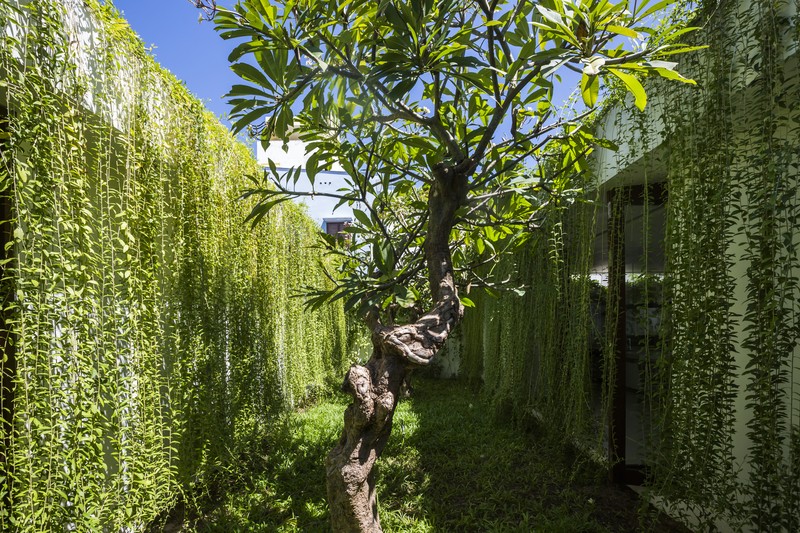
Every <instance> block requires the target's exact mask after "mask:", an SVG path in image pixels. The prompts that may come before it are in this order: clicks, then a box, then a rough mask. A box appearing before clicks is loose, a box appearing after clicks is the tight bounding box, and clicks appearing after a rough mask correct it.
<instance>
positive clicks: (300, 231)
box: [0, 0, 353, 531]
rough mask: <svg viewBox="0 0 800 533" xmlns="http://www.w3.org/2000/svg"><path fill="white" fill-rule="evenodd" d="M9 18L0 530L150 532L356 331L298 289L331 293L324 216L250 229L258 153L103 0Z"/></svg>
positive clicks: (300, 397) (332, 363)
mask: <svg viewBox="0 0 800 533" xmlns="http://www.w3.org/2000/svg"><path fill="white" fill-rule="evenodd" d="M0 27H1V28H3V29H4V31H3V33H2V41H3V42H2V46H1V47H0V72H2V73H3V78H2V80H0V84H2V85H1V88H2V91H1V92H0V94H2V98H3V100H2V102H0V107H3V108H5V109H7V110H8V116H9V120H8V122H7V123H6V124H3V126H4V130H6V131H7V132H8V133H7V135H4V137H3V143H4V144H3V146H2V164H1V165H0V180H1V184H0V191H2V197H3V198H2V199H3V201H4V202H5V203H6V204H8V205H9V206H10V210H9V217H8V219H7V220H3V221H2V224H3V226H4V227H5V226H9V227H10V228H13V230H12V231H11V237H12V242H11V244H10V245H9V247H8V249H7V251H8V252H9V254H10V255H9V256H8V258H6V259H4V264H3V265H2V266H3V270H2V273H3V279H2V287H3V290H4V300H3V301H4V303H3V309H2V312H3V318H4V321H3V323H2V324H3V328H4V331H3V338H5V337H6V336H8V337H9V338H10V339H11V340H12V341H13V348H14V352H15V355H16V368H12V367H11V362H10V359H8V358H6V357H5V356H4V358H3V374H4V375H9V376H10V377H11V381H10V382H8V383H7V382H6V381H5V380H4V385H3V390H2V393H3V402H4V403H3V408H4V410H6V409H8V412H11V409H9V405H12V403H13V405H12V407H13V420H12V421H11V426H10V427H8V428H7V427H6V426H4V429H3V430H4V440H3V442H2V444H0V445H2V447H3V448H2V456H3V459H4V461H3V463H2V464H0V497H2V498H4V501H3V504H2V505H0V528H1V529H3V530H15V531H68V530H79V531H104V530H108V531H119V530H142V529H143V528H144V527H145V526H146V525H147V524H148V523H149V522H150V521H152V520H153V519H155V518H156V517H157V516H158V515H160V514H162V513H164V512H165V511H166V510H168V509H170V508H171V507H172V506H173V505H175V503H176V502H177V501H178V500H179V499H185V500H189V501H190V500H191V499H192V498H193V497H194V496H195V495H196V494H197V493H198V491H202V490H204V488H205V487H206V486H207V485H208V484H209V483H210V482H211V481H213V480H214V479H215V477H217V476H219V475H222V474H223V473H225V472H230V471H231V469H235V468H237V464H238V461H239V454H240V453H241V452H243V451H245V450H246V449H247V447H248V446H251V445H253V444H254V443H255V442H256V439H257V438H258V435H259V434H260V432H262V431H263V429H264V428H265V427H266V426H267V425H268V424H270V422H271V420H272V416H273V415H274V414H275V413H276V412H277V411H279V410H281V409H284V408H287V407H290V406H292V405H294V404H296V403H298V402H302V401H305V400H306V399H307V396H308V395H309V391H311V390H313V389H314V388H315V387H320V386H322V385H323V384H325V382H326V381H328V380H330V379H332V376H338V375H341V373H342V371H343V369H342V367H343V365H345V364H346V363H347V357H346V356H345V354H347V353H348V351H349V349H350V347H351V346H350V345H351V343H352V342H353V339H352V336H351V337H348V335H347V325H346V322H345V316H344V313H343V311H342V308H341V307H340V306H336V305H332V306H328V307H326V308H325V309H324V310H320V311H317V312H315V313H309V312H307V311H305V310H304V309H303V308H302V300H300V299H297V298H293V297H292V296H293V294H294V292H295V291H297V290H299V289H300V288H302V287H304V286H306V285H317V286H319V285H323V284H324V283H326V280H325V278H324V276H323V275H322V273H321V269H318V268H316V266H317V265H318V263H319V261H321V255H320V254H318V253H317V251H316V250H315V249H314V247H313V244H314V243H315V239H316V232H317V230H316V228H315V226H314V224H313V223H312V222H311V221H310V219H309V218H308V217H307V216H305V214H304V213H303V212H302V209H301V208H300V207H297V206H294V205H285V206H283V207H282V208H281V209H279V210H277V211H276V212H275V213H274V214H273V215H272V217H271V219H270V220H269V221H268V223H262V224H261V225H260V226H259V227H258V228H257V229H255V230H251V229H250V228H249V227H247V226H245V225H244V224H243V220H244V219H245V217H246V216H247V214H248V213H249V212H250V209H251V207H252V206H250V205H247V204H246V203H245V202H241V201H239V200H238V198H239V196H240V194H241V190H242V189H243V188H244V187H245V183H244V181H245V176H246V175H248V174H253V173H255V172H259V171H260V170H259V168H258V167H257V165H256V163H255V161H254V160H253V157H252V154H251V153H250V151H249V150H248V149H247V148H246V147H244V146H243V145H241V144H239V143H237V142H236V141H235V139H234V138H233V137H232V136H231V135H230V134H229V133H228V132H227V130H226V129H225V128H224V127H223V126H221V125H220V124H219V123H218V122H217V121H216V120H215V119H214V118H213V117H211V116H210V114H209V113H208V112H206V111H204V109H203V107H202V105H201V104H200V103H198V102H197V101H196V100H195V99H194V98H192V97H191V96H190V95H189V94H188V92H187V91H186V89H185V88H184V87H183V86H182V85H181V84H180V82H178V81H177V80H175V79H174V78H173V77H172V76H171V75H170V74H169V73H167V72H166V71H164V70H163V69H161V68H160V67H159V66H158V65H157V64H156V63H155V62H154V61H153V60H152V58H150V57H149V56H148V55H147V54H146V53H145V51H144V47H143V46H142V43H141V42H140V41H139V40H138V38H137V37H136V36H135V35H134V34H133V32H132V31H131V30H130V29H129V28H128V27H127V25H126V24H125V22H124V21H123V20H122V19H121V18H120V17H119V15H118V13H117V12H116V11H115V10H114V8H113V7H112V6H111V5H109V4H108V3H106V5H101V4H100V3H99V2H97V1H95V0H92V1H89V2H83V1H67V2H63V1H56V0H42V1H37V2H17V1H15V0H0ZM265 222H266V221H265ZM6 296H8V297H7V298H6ZM7 400H9V402H11V401H12V400H13V402H12V403H8V402H7ZM7 429H8V430H9V434H8V435H6V430H7ZM6 436H7V437H8V438H5V437H6ZM9 503H10V505H8V504H9Z"/></svg>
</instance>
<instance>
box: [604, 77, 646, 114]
mask: <svg viewBox="0 0 800 533" xmlns="http://www.w3.org/2000/svg"><path fill="white" fill-rule="evenodd" d="M608 71H609V72H610V73H612V74H613V75H614V76H616V77H617V78H619V79H620V80H622V83H624V84H625V86H626V87H627V88H628V91H630V93H631V94H632V95H633V98H634V103H635V104H636V107H638V108H639V111H644V107H645V106H646V105H647V93H645V91H644V87H643V86H642V84H641V82H639V80H637V79H636V76H634V75H633V74H628V73H627V72H623V71H621V70H619V69H616V68H613V67H608Z"/></svg>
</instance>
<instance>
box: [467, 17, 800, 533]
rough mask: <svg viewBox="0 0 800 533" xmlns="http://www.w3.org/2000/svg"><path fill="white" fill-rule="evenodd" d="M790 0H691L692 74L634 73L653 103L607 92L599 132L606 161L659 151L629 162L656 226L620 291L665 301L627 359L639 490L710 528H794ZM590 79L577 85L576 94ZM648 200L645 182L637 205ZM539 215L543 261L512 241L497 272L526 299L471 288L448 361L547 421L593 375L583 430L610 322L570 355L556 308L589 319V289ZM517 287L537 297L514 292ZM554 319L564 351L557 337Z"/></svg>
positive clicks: (797, 402) (798, 399)
mask: <svg viewBox="0 0 800 533" xmlns="http://www.w3.org/2000/svg"><path fill="white" fill-rule="evenodd" d="M791 7H792V6H791V3H784V2H752V3H749V2H739V3H716V2H705V3H704V6H703V7H702V9H701V10H700V11H699V12H698V18H696V19H695V20H694V21H693V23H694V24H698V25H702V26H703V30H702V32H699V33H698V34H697V35H695V42H696V44H697V46H698V47H700V48H702V47H703V45H705V44H708V48H705V49H703V50H702V52H700V53H698V54H691V55H687V56H686V57H685V58H683V59H682V64H681V67H680V68H681V71H682V72H685V73H686V74H687V75H690V76H693V77H695V78H696V79H697V80H698V82H699V84H700V85H701V88H702V90H698V89H697V88H695V87H689V86H685V85H676V84H667V83H664V82H659V80H645V84H644V87H645V88H646V90H647V94H648V95H650V96H651V100H655V102H657V107H656V108H655V110H654V111H652V112H649V113H640V112H638V111H637V109H636V108H637V107H638V105H637V103H636V101H635V100H636V98H635V95H634V98H633V99H629V100H627V101H626V99H625V97H624V96H621V97H620V98H619V99H618V101H617V103H616V104H615V105H616V106H618V107H622V108H624V109H625V112H623V113H621V114H620V113H617V114H610V115H609V117H610V118H609V120H608V123H610V124H611V125H612V126H613V127H616V128H617V130H616V131H617V132H618V135H617V137H615V138H614V139H612V140H613V141H614V142H615V143H616V144H618V145H620V146H628V147H630V151H629V152H628V153H627V154H626V153H625V151H624V150H623V151H621V153H620V154H619V155H618V156H617V158H616V161H617V164H618V165H619V168H620V169H624V168H626V167H627V166H628V165H637V166H634V167H633V168H640V169H648V168H658V163H659V160H661V161H663V165H664V166H663V168H664V170H663V173H664V174H665V175H664V176H652V175H648V171H647V170H644V171H643V172H644V175H643V176H636V177H635V178H641V179H643V181H644V183H645V185H647V184H652V183H653V180H654V178H659V179H665V180H666V186H667V189H668V193H669V199H668V202H667V229H666V241H665V242H664V243H658V242H653V241H652V233H651V229H650V228H648V227H647V226H646V224H647V223H646V222H645V227H644V228H642V235H643V238H644V242H645V247H646V248H649V249H656V248H657V247H663V250H664V253H665V256H666V272H665V273H664V275H663V279H662V278H661V277H660V276H659V277H658V278H656V277H653V276H644V277H642V278H640V279H638V280H635V281H634V282H633V283H631V284H630V285H626V291H627V292H628V294H627V298H628V303H629V304H631V305H633V306H635V305H637V304H639V303H643V302H650V301H657V302H660V303H661V304H662V305H663V307H662V312H663V316H662V317H661V321H662V326H661V327H662V331H661V338H660V339H649V338H647V335H645V340H644V346H643V348H644V352H645V356H644V357H642V362H640V372H641V376H642V378H643V380H644V382H643V384H642V387H643V388H642V391H643V397H642V398H641V400H642V402H643V406H644V412H645V413H646V418H648V419H649V420H644V421H643V424H644V425H645V431H646V439H647V445H646V448H647V453H648V456H647V457H646V463H647V464H648V465H649V466H650V467H651V479H650V485H651V490H652V491H653V492H654V493H655V494H657V495H658V496H659V497H663V498H666V499H667V500H668V501H669V502H671V503H672V504H673V505H672V509H673V511H674V512H677V513H679V514H681V515H683V517H684V518H687V519H691V520H693V521H694V523H696V524H698V526H697V527H698V529H702V530H714V529H715V528H717V527H718V521H719V520H722V521H726V522H727V523H728V524H729V525H731V526H732V527H733V528H734V529H737V528H745V527H749V528H752V529H753V530H756V531H793V530H796V529H797V528H798V523H797V519H798V516H800V514H798V512H797V510H798V508H800V507H799V506H800V485H798V481H797V480H798V472H800V455H798V448H797V435H798V434H799V433H798V432H800V429H799V428H800V395H798V391H799V390H800V373H798V363H799V362H800V348H799V347H798V339H800V330H798V313H799V312H800V308H798V303H797V302H798V297H800V293H798V290H800V289H798V287H799V286H800V281H798V269H799V268H800V265H799V264H798V257H800V254H799V253H798V246H799V245H800V242H799V237H798V231H797V227H798V222H800V197H798V190H799V189H800V188H798V176H800V160H799V159H798V155H797V148H796V147H797V143H798V139H800V115H798V109H800V107H798V105H797V103H798V102H800V73H798V70H797V52H796V50H797V43H798V42H800V34H799V33H798V30H797V28H798V27H799V26H798V18H797V14H796V11H793V10H792V9H791ZM675 16H676V17H680V16H682V15H681V13H680V12H676V13H675ZM683 16H685V15H683ZM668 24H669V22H668ZM621 82H624V80H621ZM589 89H590V87H589V86H588V85H587V84H586V83H584V84H583V90H584V93H585V92H586V91H587V90H589ZM628 89H630V87H628ZM623 90H626V89H623ZM626 91H627V90H626ZM654 95H655V98H653V96H654ZM589 96H590V97H591V95H589ZM614 117H617V118H621V117H626V118H631V117H632V120H630V121H627V120H619V121H616V122H615V120H614ZM606 127H607V128H608V127H609V125H608V124H606ZM661 158H663V159H661ZM650 174H652V171H650ZM635 178H634V179H635ZM608 186H611V185H608ZM584 198H585V199H587V200H591V199H592V196H591V195H588V197H586V196H585V197H584ZM623 203H624V199H623ZM651 206H652V200H651V199H649V198H645V202H644V207H643V209H644V212H645V216H644V219H645V221H646V220H647V215H646V213H647V211H648V210H649V209H650V208H651ZM614 208H615V207H612V209H614ZM574 216H578V214H577V212H576V213H575V214H574ZM590 228H591V225H589V226H587V227H586V229H585V230H584V231H588V234H584V235H585V237H583V238H581V237H580V236H579V235H580V234H581V232H580V231H579V232H575V230H572V231H570V232H568V233H567V234H568V235H569V238H570V239H574V240H576V242H577V245H578V246H580V247H586V248H587V249H586V253H589V252H590V250H588V248H590V247H591V246H592V242H593V240H594V230H593V229H590ZM633 229H634V228H631V229H630V231H633ZM547 230H548V232H547V233H546V234H545V235H543V236H542V238H540V239H538V241H537V242H536V244H535V246H538V247H539V250H551V252H550V253H549V254H548V260H544V259H543V258H542V257H538V259H537V261H538V262H536V263H531V262H530V261H531V257H532V256H531V255H529V254H528V253H527V252H525V253H520V254H517V256H516V257H515V259H514V261H513V262H509V264H508V265H506V267H505V270H504V272H514V273H516V274H517V275H518V276H519V279H520V280H521V282H522V283H524V284H530V286H531V288H530V289H528V291H527V292H526V295H525V297H524V298H522V299H515V298H512V297H505V296H504V297H503V298H501V299H500V300H497V301H491V300H490V301H489V303H486V302H482V305H483V306H484V307H485V312H484V313H482V314H481V313H479V314H476V315H473V316H470V315H469V314H468V315H467V317H466V319H465V337H466V339H467V340H466V342H465V346H464V348H463V349H462V354H463V355H464V361H463V364H462V369H466V370H465V371H466V373H467V374H468V376H469V378H470V379H471V380H480V379H481V378H483V379H484V380H485V386H486V389H487V390H488V391H489V392H490V393H491V394H493V395H494V396H495V397H496V398H498V400H499V402H498V403H499V404H500V405H506V406H509V405H510V406H512V407H514V410H513V413H514V415H515V416H517V417H519V418H524V417H525V416H526V412H527V411H529V410H530V409H531V408H533V409H535V410H536V412H537V413H538V415H541V419H542V420H544V421H545V422H546V427H547V428H553V427H555V428H559V429H560V428H562V427H564V425H565V422H566V426H567V427H570V421H572V420H573V419H576V413H579V412H581V407H576V406H575V405H573V403H572V401H573V400H572V398H573V397H577V398H586V397H587V396H586V392H585V391H586V390H587V388H590V387H591V385H590V383H589V379H590V377H593V376H598V375H599V376H604V378H603V384H604V387H603V389H602V392H601V398H600V399H599V400H600V401H598V398H593V400H594V405H599V406H600V407H601V410H600V416H599V417H598V418H597V420H598V424H597V425H596V426H594V427H592V425H591V423H590V424H589V425H584V426H583V427H584V428H585V430H586V433H584V434H588V435H589V436H590V437H591V436H594V438H595V442H598V441H599V440H600V439H598V438H597V437H598V436H599V437H601V438H602V436H603V434H604V431H605V430H604V429H603V428H604V427H605V426H606V421H607V415H608V412H609V411H608V405H609V401H610V400H611V399H612V398H613V397H614V394H615V391H614V384H613V376H614V374H615V368H613V364H614V363H613V359H612V358H611V357H610V356H611V354H612V352H611V348H612V347H613V344H614V342H615V339H614V332H611V331H609V332H608V333H607V334H602V335H601V340H602V343H603V344H604V345H605V350H604V351H605V354H604V356H603V357H602V358H601V360H602V361H603V363H602V364H603V366H602V368H599V369H595V368H594V367H590V370H589V371H588V372H584V371H583V369H584V368H585V367H582V366H579V363H580V362H581V361H582V358H583V357H585V354H586V351H587V349H588V348H589V347H591V346H592V342H591V337H592V335H590V336H589V337H590V342H589V343H588V344H581V341H582V339H583V338H584V337H583V335H584V333H583V332H584V328H585V327H586V326H585V324H586V322H582V323H581V322H579V323H577V324H572V323H571V321H573V320H584V321H586V320H588V317H587V314H593V312H592V310H591V306H592V304H591V303H588V304H587V300H586V299H585V298H586V297H585V296H584V295H583V294H582V293H580V292H579V293H578V294H577V295H574V296H571V297H569V298H567V294H565V293H564V292H563V290H564V286H565V285H564V284H563V283H559V282H558V281H557V280H558V277H554V276H553V274H554V273H557V272H558V269H560V268H566V269H567V271H568V272H570V273H571V274H572V275H574V276H576V279H581V276H585V275H588V273H589V272H588V268H587V264H586V263H585V262H581V261H574V260H573V261H568V260H566V256H565V255H563V254H564V252H563V250H564V248H563V247H562V246H560V245H558V244H557V243H559V242H560V241H559V235H561V234H562V232H561V230H560V228H559V226H558V224H554V225H553V226H548V227H547ZM599 231H600V228H598V232H599ZM581 239H583V240H582V241H581ZM540 255H541V252H540ZM645 271H647V266H646V265H645ZM613 290H614V289H613V288H609V289H608V294H605V297H604V299H605V301H606V302H608V303H610V305H608V306H607V309H606V314H607V316H614V315H615V314H616V313H617V311H618V310H617V309H613V302H614V301H615V300H616V298H615V295H614V293H613ZM531 293H536V297H535V298H533V297H531V299H530V300H528V298H529V295H530V294H531ZM589 302H591V300H589ZM566 303H569V305H571V306H574V307H570V308H569V309H570V311H569V312H565V311H561V309H563V308H562V307H559V306H563V305H565V304H566ZM548 306H549V307H548ZM548 309H549V311H548ZM581 317H582V318H581ZM565 321H569V322H570V323H569V325H568V326H567V327H568V328H569V329H568V330H567V331H568V332H571V331H574V332H575V339H574V340H575V344H574V345H573V348H574V349H575V351H570V350H567V349H564V348H563V347H562V346H561V345H560V344H558V342H554V341H558V339H560V338H562V337H560V335H563V333H562V331H563V328H564V327H565V324H564V322H565ZM536 330H539V331H540V333H533V332H535V331H536ZM645 331H647V330H645ZM532 335H537V337H535V340H534V337H532ZM656 341H659V342H656ZM551 353H552V354H553V355H549V354H551ZM547 357H556V358H557V359H554V360H556V361H558V364H559V366H558V367H557V368H558V369H560V370H562V371H561V372H556V373H549V371H548V370H547V369H548V366H547V364H546V363H542V361H543V360H544V361H546V358H547ZM526 365H528V366H530V367H532V368H534V369H535V371H532V372H530V371H526V370H525V369H526V368H527V366H526ZM540 365H541V368H540ZM575 369H578V373H577V374H576V373H575ZM598 370H599V372H597V371H598ZM520 371H522V373H521V375H514V374H515V373H518V372H520ZM575 376H577V380H575ZM564 391H567V394H563V392H564ZM590 397H591V396H590ZM504 402H505V403H504ZM583 409H584V412H585V408H583ZM550 413H554V414H555V417H553V416H552V415H551V414H550ZM559 415H560V416H559ZM591 415H592V413H589V419H590V420H591V419H592V418H593V417H592V416H591ZM598 444H599V442H598Z"/></svg>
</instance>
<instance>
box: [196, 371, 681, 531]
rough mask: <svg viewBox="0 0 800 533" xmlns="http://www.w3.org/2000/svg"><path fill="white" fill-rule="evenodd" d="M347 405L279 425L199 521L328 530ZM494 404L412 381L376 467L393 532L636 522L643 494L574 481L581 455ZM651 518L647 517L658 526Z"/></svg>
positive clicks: (607, 527) (215, 525)
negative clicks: (503, 416)
mask: <svg viewBox="0 0 800 533" xmlns="http://www.w3.org/2000/svg"><path fill="white" fill-rule="evenodd" d="M343 407H344V404H343V403H342V402H326V403H323V404H320V405H317V406H315V407H313V408H311V409H308V410H306V411H303V412H299V413H292V414H291V415H290V416H288V417H287V418H286V419H284V420H282V422H281V423H280V424H275V425H273V426H272V428H271V429H270V430H269V431H268V435H267V438H266V439H265V442H264V444H263V448H262V449H263V457H264V459H263V460H261V461H260V462H259V465H258V466H257V467H256V468H254V469H253V470H252V471H251V475H250V476H248V477H247V478H245V479H243V480H241V483H240V484H232V485H229V489H230V490H228V491H226V492H225V493H224V494H222V495H220V497H219V500H218V501H215V502H213V504H212V505H209V507H208V509H209V512H208V514H206V515H205V516H202V517H199V519H198V520H196V521H194V522H193V524H192V525H193V526H194V527H195V528H196V529H197V530H198V531H219V532H250V531H253V532H258V531H265V532H266V531H286V532H289V531H303V532H317V531H319V532H323V531H328V528H329V525H328V517H327V514H328V512H327V506H326V505H325V489H324V484H323V483H322V482H321V481H320V480H321V479H323V478H324V476H325V472H324V467H323V457H324V455H325V454H326V453H327V452H328V450H329V449H330V448H331V446H332V445H333V443H334V441H335V440H336V439H337V438H338V429H339V427H340V425H341V410H342V408H343ZM492 412H493V408H492V404H491V403H490V402H487V401H485V399H483V398H481V397H479V396H476V395H475V394H473V393H470V392H468V391H467V390H466V389H465V387H464V385H463V384H462V383H458V382H442V381H438V380H437V381H435V382H434V381H427V380H415V395H414V397H413V398H411V399H410V400H409V401H403V402H401V403H400V404H399V406H398V408H397V414H396V415H395V419H394V424H395V430H394V431H393V434H392V437H391V439H390V441H389V444H388V446H387V449H386V451H385V452H384V454H383V456H382V460H381V464H380V466H379V467H378V474H377V475H378V479H379V482H378V493H379V494H378V502H379V506H380V514H381V525H382V527H383V528H384V530H385V531H387V532H398V533H411V532H419V533H423V532H434V531H475V532H478V531H480V532H484V531H519V532H528V531H534V530H535V531H546V532H565V533H567V532H573V531H593V532H594V531H596V532H602V531H633V530H636V529H638V527H639V517H638V516H637V513H636V508H637V507H638V504H637V502H636V500H635V499H633V498H631V497H630V496H629V495H628V494H626V493H623V492H622V491H618V490H614V489H610V488H609V487H607V486H605V484H604V483H602V482H598V480H597V479H596V478H592V477H591V476H583V475H580V476H575V477H572V478H571V477H570V475H569V473H570V472H572V471H573V468H572V461H573V460H574V457H570V456H569V454H567V453H564V450H563V449H561V448H560V447H551V446H549V445H548V444H547V443H546V442H545V441H543V440H541V439H536V438H534V437H532V436H531V435H529V434H526V433H521V432H519V431H516V430H515V429H514V428H513V427H511V426H509V425H508V424H505V423H495V422H494V417H493V416H492ZM651 518H654V517H647V518H646V519H645V520H646V522H645V524H646V526H651V525H655V524H658V522H657V521H656V520H651ZM655 530H656V531H659V529H657V528H656V529H655ZM670 530H672V531H675V529H664V531H670ZM678 531H680V530H678Z"/></svg>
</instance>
